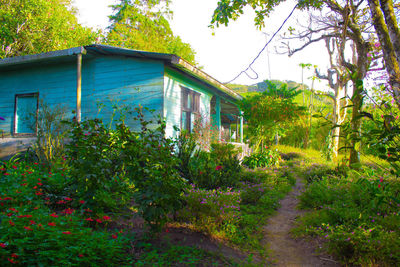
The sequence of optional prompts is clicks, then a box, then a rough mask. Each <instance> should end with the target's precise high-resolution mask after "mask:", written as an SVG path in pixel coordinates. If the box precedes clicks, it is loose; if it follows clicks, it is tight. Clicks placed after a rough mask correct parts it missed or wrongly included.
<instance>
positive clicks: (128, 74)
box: [82, 56, 164, 130]
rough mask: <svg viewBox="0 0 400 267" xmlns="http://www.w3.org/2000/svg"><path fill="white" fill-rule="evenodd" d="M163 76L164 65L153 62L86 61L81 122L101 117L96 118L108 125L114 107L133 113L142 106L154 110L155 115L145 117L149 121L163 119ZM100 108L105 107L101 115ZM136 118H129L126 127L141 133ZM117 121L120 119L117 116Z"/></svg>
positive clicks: (130, 60) (99, 59)
mask: <svg viewBox="0 0 400 267" xmlns="http://www.w3.org/2000/svg"><path fill="white" fill-rule="evenodd" d="M163 73H164V67H163V63H162V62H159V61H153V60H142V59H132V58H126V57H116V56H113V57H110V56H99V57H96V58H94V59H91V60H87V61H86V62H85V60H84V61H83V71H82V79H83V80H82V118H83V119H85V118H92V117H93V116H95V115H97V114H98V116H97V117H100V118H101V119H103V121H104V122H106V123H108V122H109V121H110V120H111V117H112V112H113V109H112V105H113V104H114V105H117V106H120V107H122V106H127V107H129V108H130V109H132V110H133V109H134V108H135V107H137V106H138V105H139V104H140V105H142V106H143V107H147V108H149V109H151V110H154V113H153V114H150V113H149V112H146V113H145V116H146V119H152V118H153V117H156V116H158V115H159V114H160V115H162V110H163V109H162V106H163V83H164V80H163ZM99 104H102V105H104V108H102V109H101V112H100V113H99ZM134 115H136V114H134ZM134 115H132V116H127V118H126V120H125V123H126V124H127V125H128V126H129V127H130V128H131V129H134V130H139V127H140V126H139V125H138V123H137V121H135V120H134V119H133V118H134ZM115 119H118V115H117V116H116V117H114V120H115ZM153 126H155V125H153Z"/></svg>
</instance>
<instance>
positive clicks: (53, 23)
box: [0, 0, 98, 58]
mask: <svg viewBox="0 0 400 267" xmlns="http://www.w3.org/2000/svg"><path fill="white" fill-rule="evenodd" d="M0 21H1V22H2V23H1V25H0V58H4V57H12V56H21V55H27V54H37V53H43V52H49V51H53V50H60V49H66V48H71V47H76V46H81V45H88V44H91V43H94V42H95V40H96V38H97V37H98V34H96V33H94V32H92V31H91V30H90V29H88V28H85V27H82V26H81V25H79V24H78V21H77V18H76V17H75V13H74V11H71V9H70V1H69V0H68V1H61V0H36V1H31V0H9V1H2V2H1V5H0Z"/></svg>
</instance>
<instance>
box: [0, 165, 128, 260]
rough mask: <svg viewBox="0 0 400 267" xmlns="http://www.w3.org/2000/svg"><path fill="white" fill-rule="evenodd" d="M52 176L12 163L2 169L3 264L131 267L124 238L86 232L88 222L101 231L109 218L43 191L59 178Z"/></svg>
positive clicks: (0, 240)
mask: <svg viewBox="0 0 400 267" xmlns="http://www.w3.org/2000/svg"><path fill="white" fill-rule="evenodd" d="M53 172H54V171H52V172H50V173H49V172H48V171H47V170H46V171H44V170H43V169H42V167H41V165H40V164H37V163H36V164H26V163H25V162H13V161H9V162H5V163H4V164H3V167H2V168H1V169H0V192H1V193H0V261H1V262H2V263H3V264H5V265H6V264H7V263H9V264H18V265H20V266H25V265H26V266H51V265H53V266H56V265H57V266H58V265H66V266H72V265H103V264H106V265H109V266H114V265H121V264H122V265H124V264H127V263H128V261H129V259H128V258H127V255H126V254H125V248H126V246H127V245H128V242H127V238H126V237H124V236H123V235H121V234H120V233H109V232H106V231H103V230H98V231H93V230H92V229H91V228H90V227H88V225H90V224H92V222H90V221H89V220H88V218H90V220H93V223H94V225H96V226H100V225H104V224H107V223H108V222H110V221H111V219H112V218H111V217H110V216H107V215H103V216H102V217H100V218H99V217H95V216H93V215H92V214H91V213H90V210H88V209H87V208H85V204H84V202H82V201H81V200H79V199H73V198H70V197H65V198H64V199H63V201H62V202H61V201H58V203H52V202H51V200H50V198H49V196H48V195H47V194H46V192H45V188H46V186H47V182H46V181H47V178H48V177H49V176H53V175H57V173H55V172H54V173H53ZM52 206H53V207H56V206H58V211H54V210H51V209H50V207H52ZM94 225H93V226H94Z"/></svg>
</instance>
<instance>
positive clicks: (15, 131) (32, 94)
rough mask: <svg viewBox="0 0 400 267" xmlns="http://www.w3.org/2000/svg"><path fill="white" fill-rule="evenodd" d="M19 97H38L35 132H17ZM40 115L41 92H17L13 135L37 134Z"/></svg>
mask: <svg viewBox="0 0 400 267" xmlns="http://www.w3.org/2000/svg"><path fill="white" fill-rule="evenodd" d="M19 97H36V118H35V121H36V123H35V131H34V132H33V133H17V123H18V121H17V120H18V117H17V107H18V98H19ZM38 117H39V92H36V93H27V94H15V99H14V125H13V136H36V135H37V131H38Z"/></svg>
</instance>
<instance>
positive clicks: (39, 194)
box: [35, 192, 43, 196]
mask: <svg viewBox="0 0 400 267" xmlns="http://www.w3.org/2000/svg"><path fill="white" fill-rule="evenodd" d="M35 195H37V196H41V195H43V193H42V192H36V193H35Z"/></svg>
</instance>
